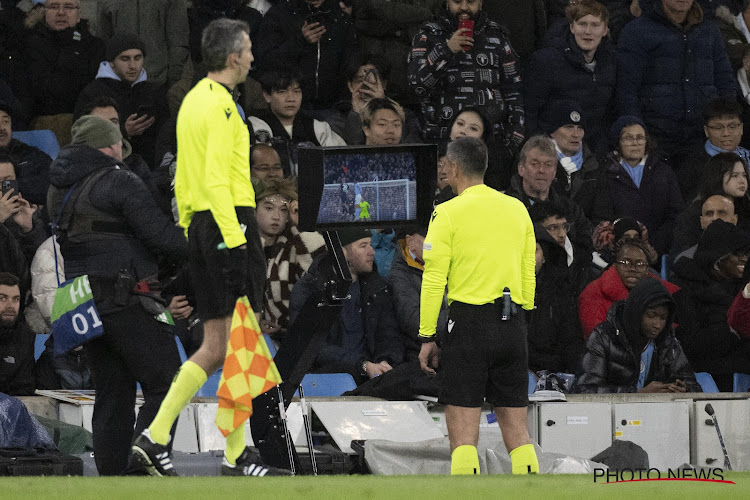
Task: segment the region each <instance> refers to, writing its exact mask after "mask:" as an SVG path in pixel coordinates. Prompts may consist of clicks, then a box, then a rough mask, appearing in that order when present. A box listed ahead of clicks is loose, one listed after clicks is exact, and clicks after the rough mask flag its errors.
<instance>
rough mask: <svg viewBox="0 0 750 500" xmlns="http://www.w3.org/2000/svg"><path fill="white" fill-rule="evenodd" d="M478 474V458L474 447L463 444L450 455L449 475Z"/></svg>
mask: <svg viewBox="0 0 750 500" xmlns="http://www.w3.org/2000/svg"><path fill="white" fill-rule="evenodd" d="M457 474H479V456H478V455H477V449H476V447H474V446H470V445H468V444H465V445H463V446H459V447H458V448H456V449H455V450H453V453H451V475H457Z"/></svg>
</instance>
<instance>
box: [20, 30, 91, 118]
mask: <svg viewBox="0 0 750 500" xmlns="http://www.w3.org/2000/svg"><path fill="white" fill-rule="evenodd" d="M23 56H24V61H25V63H26V67H27V71H28V74H29V81H30V83H31V93H32V97H33V99H34V106H35V107H34V110H33V114H34V116H39V115H57V114H61V113H72V112H73V108H74V107H75V104H76V98H78V94H80V93H81V91H82V90H83V88H84V87H85V86H86V85H87V84H88V83H89V82H90V81H92V80H93V79H94V77H95V76H96V72H97V69H98V68H99V63H100V62H102V60H104V42H102V40H100V39H99V38H97V37H95V36H93V35H92V34H91V33H90V32H89V29H88V24H87V22H86V20H82V21H81V22H79V23H78V26H76V27H75V28H67V29H64V30H61V31H53V30H52V29H50V28H49V26H47V24H46V23H39V24H38V25H37V26H36V27H35V28H34V29H32V30H31V31H29V33H28V34H27V36H26V40H25V46H24V49H23Z"/></svg>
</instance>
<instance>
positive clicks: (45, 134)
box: [13, 130, 60, 160]
mask: <svg viewBox="0 0 750 500" xmlns="http://www.w3.org/2000/svg"><path fill="white" fill-rule="evenodd" d="M13 138H14V139H18V140H19V141H21V142H23V143H24V144H28V145H29V146H34V147H37V148H39V149H41V150H42V151H44V152H45V153H47V154H48V155H49V156H50V158H52V159H53V160H54V159H55V158H57V153H59V152H60V144H59V143H58V142H57V137H56V136H55V133H54V132H52V131H51V130H24V131H20V132H13Z"/></svg>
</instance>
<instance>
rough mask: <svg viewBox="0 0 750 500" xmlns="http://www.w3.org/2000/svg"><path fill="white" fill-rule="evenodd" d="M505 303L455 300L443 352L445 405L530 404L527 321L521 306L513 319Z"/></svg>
mask: <svg viewBox="0 0 750 500" xmlns="http://www.w3.org/2000/svg"><path fill="white" fill-rule="evenodd" d="M501 307H502V306H501V305H500V304H495V303H493V304H485V305H481V306H475V305H471V304H464V303H462V302H456V301H454V302H453V303H452V304H451V306H450V314H449V316H448V318H449V319H448V334H447V335H446V336H445V340H444V341H443V343H442V349H441V352H440V377H441V384H440V386H441V390H440V398H439V401H440V402H441V403H443V404H447V405H454V406H464V407H467V408H477V407H481V406H482V403H483V402H484V400H485V399H486V400H487V401H488V402H489V403H491V404H493V405H495V406H500V407H525V406H526V405H528V403H529V396H528V381H529V376H528V352H527V347H526V322H525V319H524V315H523V313H522V311H521V308H520V307H519V308H518V313H516V314H513V315H511V317H510V319H508V320H507V321H502V320H501V319H500V314H501Z"/></svg>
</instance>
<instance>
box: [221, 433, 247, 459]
mask: <svg viewBox="0 0 750 500" xmlns="http://www.w3.org/2000/svg"><path fill="white" fill-rule="evenodd" d="M245 446H246V444H245V423H244V422H243V423H242V425H240V426H239V427H237V428H236V429H235V430H233V431H232V432H231V433H229V435H228V436H227V449H226V450H225V451H224V458H226V459H227V462H229V463H230V464H232V465H235V464H236V463H237V458H239V456H240V455H242V452H243V451H245Z"/></svg>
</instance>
